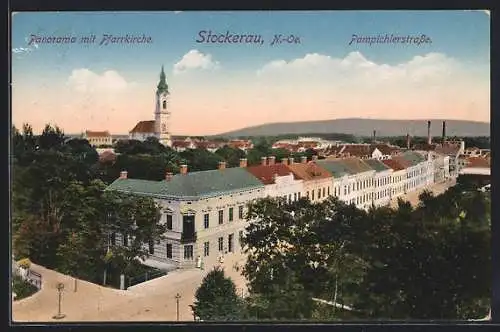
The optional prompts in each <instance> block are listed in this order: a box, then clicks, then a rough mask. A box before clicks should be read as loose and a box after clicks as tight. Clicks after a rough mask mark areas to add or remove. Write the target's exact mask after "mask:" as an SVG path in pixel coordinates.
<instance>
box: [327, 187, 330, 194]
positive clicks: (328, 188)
mask: <svg viewBox="0 0 500 332" xmlns="http://www.w3.org/2000/svg"><path fill="white" fill-rule="evenodd" d="M327 193H328V196H330V187H328V191H327Z"/></svg>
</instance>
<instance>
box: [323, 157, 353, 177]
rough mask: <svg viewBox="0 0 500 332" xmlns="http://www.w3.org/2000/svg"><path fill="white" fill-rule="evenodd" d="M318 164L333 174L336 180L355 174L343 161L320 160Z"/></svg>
mask: <svg viewBox="0 0 500 332" xmlns="http://www.w3.org/2000/svg"><path fill="white" fill-rule="evenodd" d="M316 163H317V164H318V165H319V166H321V167H323V168H324V169H326V170H327V171H328V172H330V173H332V175H333V177H335V178H340V177H342V176H344V175H350V174H353V173H352V172H351V170H350V169H349V168H348V167H347V166H346V165H345V164H344V163H343V162H342V160H318V161H317V162H316Z"/></svg>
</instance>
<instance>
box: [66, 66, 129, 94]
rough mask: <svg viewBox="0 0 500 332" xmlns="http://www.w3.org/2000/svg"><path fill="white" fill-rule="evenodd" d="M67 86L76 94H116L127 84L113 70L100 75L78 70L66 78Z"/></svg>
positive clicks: (84, 69)
mask: <svg viewBox="0 0 500 332" xmlns="http://www.w3.org/2000/svg"><path fill="white" fill-rule="evenodd" d="M68 85H69V86H70V87H71V88H73V89H74V90H75V91H78V92H84V93H87V92H118V91H123V90H124V89H126V88H127V87H128V86H129V83H128V82H127V81H126V80H125V78H123V76H121V75H120V74H119V73H118V72H116V71H114V70H107V71H105V72H103V73H102V74H97V73H94V72H93V71H91V70H89V69H86V68H80V69H74V70H73V71H72V72H71V75H70V77H69V78H68Z"/></svg>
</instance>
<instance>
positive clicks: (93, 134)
mask: <svg viewBox="0 0 500 332" xmlns="http://www.w3.org/2000/svg"><path fill="white" fill-rule="evenodd" d="M85 136H86V137H109V136H111V134H110V133H109V131H107V130H106V131H91V130H87V131H85Z"/></svg>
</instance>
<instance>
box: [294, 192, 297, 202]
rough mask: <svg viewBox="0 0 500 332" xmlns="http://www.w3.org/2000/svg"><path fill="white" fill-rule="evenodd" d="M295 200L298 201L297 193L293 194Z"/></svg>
mask: <svg viewBox="0 0 500 332" xmlns="http://www.w3.org/2000/svg"><path fill="white" fill-rule="evenodd" d="M293 200H294V201H296V200H297V193H293Z"/></svg>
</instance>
